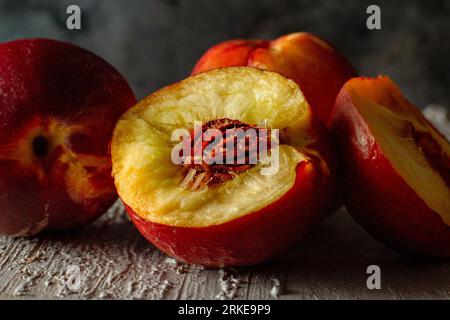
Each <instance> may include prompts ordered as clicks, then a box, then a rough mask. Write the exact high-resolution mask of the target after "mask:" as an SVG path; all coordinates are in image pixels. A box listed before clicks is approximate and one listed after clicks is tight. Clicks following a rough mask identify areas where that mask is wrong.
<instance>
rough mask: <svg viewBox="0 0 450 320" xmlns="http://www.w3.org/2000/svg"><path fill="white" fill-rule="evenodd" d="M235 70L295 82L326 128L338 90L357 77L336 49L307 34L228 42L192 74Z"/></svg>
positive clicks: (200, 64) (217, 46) (212, 53)
mask: <svg viewBox="0 0 450 320" xmlns="http://www.w3.org/2000/svg"><path fill="white" fill-rule="evenodd" d="M233 66H250V67H258V68H261V69H265V70H270V71H275V72H278V73H280V74H282V75H283V76H285V77H287V78H289V79H292V80H294V81H295V82H296V83H297V84H298V85H299V86H300V89H301V90H302V92H303V94H304V95H305V98H306V100H307V101H308V102H309V104H310V105H311V107H312V109H313V112H314V113H315V115H316V116H317V117H319V119H320V120H322V122H323V123H324V124H328V119H329V115H330V113H331V110H332V109H333V107H334V102H335V100H336V96H337V94H338V93H339V90H340V89H341V88H342V86H343V85H344V83H345V82H346V81H347V80H349V79H350V78H352V77H354V76H355V75H356V71H355V69H354V68H353V66H352V65H351V64H350V62H349V61H348V60H347V59H346V58H345V57H344V56H343V55H341V54H340V53H339V52H338V51H337V50H336V48H334V47H333V46H332V45H331V44H329V43H327V42H326V41H324V40H322V39H320V38H319V37H317V36H315V35H313V34H310V33H304V32H299V33H293V34H289V35H285V36H283V37H280V38H278V39H276V40H274V41H265V40H230V41H225V42H223V43H221V44H218V45H216V46H214V47H212V48H211V49H209V50H208V51H207V52H206V53H205V54H204V55H203V57H201V59H200V60H199V61H198V63H197V64H196V66H195V68H194V70H193V74H198V73H200V72H204V71H208V70H211V69H215V68H223V67H233Z"/></svg>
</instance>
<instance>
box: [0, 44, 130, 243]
mask: <svg viewBox="0 0 450 320" xmlns="http://www.w3.org/2000/svg"><path fill="white" fill-rule="evenodd" d="M133 104H135V98H134V95H133V92H132V91H131V89H130V87H129V86H128V84H127V82H126V80H125V79H124V78H123V77H122V76H121V75H120V74H119V73H118V72H117V71H116V70H115V69H114V68H113V67H112V66H111V65H109V64H108V63H106V62H105V61H104V60H103V59H101V58H99V57H97V56H96V55H94V54H92V53H90V52H88V51H86V50H84V49H81V48H79V47H77V46H74V45H70V44H67V43H62V42H59V41H53V40H45V39H30V40H19V41H13V42H8V43H4V44H0V233H2V234H7V235H12V236H31V235H35V234H37V233H39V232H41V231H44V230H61V229H67V228H71V227H77V226H81V225H84V224H86V223H88V222H90V221H92V220H94V219H95V218H97V217H98V216H100V215H101V214H102V213H104V212H105V211H106V210H107V208H108V207H109V206H110V205H111V204H112V203H113V202H114V201H115V199H116V197H117V194H116V191H115V188H114V183H113V181H112V178H111V165H110V156H109V151H108V145H109V142H110V140H111V135H112V131H113V129H114V125H115V123H116V121H117V120H118V118H119V117H120V115H121V114H122V113H123V112H125V111H126V110H127V109H128V108H129V107H131V106H132V105H133Z"/></svg>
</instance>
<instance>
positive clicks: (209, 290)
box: [0, 203, 450, 299]
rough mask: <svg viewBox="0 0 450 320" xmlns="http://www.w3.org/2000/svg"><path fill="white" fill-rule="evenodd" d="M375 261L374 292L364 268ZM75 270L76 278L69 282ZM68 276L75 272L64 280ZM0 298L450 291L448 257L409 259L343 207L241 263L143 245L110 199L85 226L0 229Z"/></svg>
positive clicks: (444, 294)
mask: <svg viewBox="0 0 450 320" xmlns="http://www.w3.org/2000/svg"><path fill="white" fill-rule="evenodd" d="M371 264H377V265H379V266H380V267H381V269H382V285H383V289H382V290H380V291H369V290H368V289H367V287H366V277H367V275H366V268H367V266H369V265H371ZM77 268H79V270H80V275H81V277H80V280H81V281H80V286H79V287H77V286H76V282H74V281H73V274H74V271H76V269H77ZM71 279H72V280H71ZM0 297H1V298H21V297H26V298H50V299H73V298H82V299H114V298H122V299H247V298H251V299H274V298H279V299H322V298H325V299H344V298H375V299H378V298H394V299H406V298H430V299H433V298H441V299H442V298H445V299H448V298H450V263H441V264H430V263H423V262H422V263H421V262H417V261H412V260H409V259H407V258H405V257H402V256H400V255H397V254H396V253H394V252H391V251H390V250H388V249H386V248H384V247H383V246H382V245H381V244H379V243H377V242H376V241H375V240H373V239H372V238H371V237H369V236H368V235H367V234H366V233H365V232H364V231H363V230H362V229H361V228H360V227H359V226H358V225H357V224H356V223H354V222H353V220H352V219H351V218H350V217H349V216H348V215H347V214H346V213H345V212H340V213H339V214H337V215H335V216H334V217H332V218H330V219H329V220H328V221H326V222H325V223H324V224H323V225H321V226H320V227H318V228H317V229H316V230H315V231H314V232H313V233H312V234H311V235H310V236H309V237H308V238H307V239H305V240H304V241H303V242H301V243H300V244H298V245H297V246H296V247H295V248H293V249H291V250H290V252H288V253H286V254H284V255H282V256H281V257H279V258H278V259H276V260H274V261H272V262H270V263H268V264H265V265H262V266H258V267H253V268H247V269H241V270H205V269H203V268H200V267H197V266H188V265H184V264H180V263H177V262H176V261H175V260H173V259H171V258H168V257H167V256H165V255H164V254H162V253H160V252H159V251H158V250H156V249H155V248H154V247H153V246H151V245H150V244H148V243H147V242H146V241H145V240H144V239H143V238H142V237H141V236H140V234H139V233H138V232H137V231H136V229H135V228H134V226H133V225H132V224H131V222H130V221H129V220H128V219H127V218H126V215H125V214H124V212H123V207H122V205H121V204H120V203H117V204H116V205H115V206H114V207H113V208H111V209H110V210H109V211H108V213H107V214H106V215H105V216H104V217H103V218H101V219H100V220H98V221H97V222H95V223H94V224H92V225H91V226H88V227H86V228H84V229H82V230H78V231H76V232H71V233H68V234H53V235H45V236H41V237H39V238H35V239H10V238H7V237H0Z"/></svg>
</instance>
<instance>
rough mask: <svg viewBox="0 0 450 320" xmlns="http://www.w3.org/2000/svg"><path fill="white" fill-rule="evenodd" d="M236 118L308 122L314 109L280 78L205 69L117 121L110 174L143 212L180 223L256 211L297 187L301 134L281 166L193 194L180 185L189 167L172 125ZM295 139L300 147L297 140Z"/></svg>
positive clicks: (268, 123) (270, 123) (280, 124)
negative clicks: (176, 158)
mask: <svg viewBox="0 0 450 320" xmlns="http://www.w3.org/2000/svg"><path fill="white" fill-rule="evenodd" d="M223 118H228V119H233V120H239V121H241V122H243V123H247V124H254V125H261V124H264V127H266V128H270V129H285V128H291V127H292V128H294V129H295V128H298V127H304V126H307V123H308V122H309V121H310V109H309V106H308V104H307V103H306V101H305V99H304V97H303V95H302V93H301V92H300V90H299V88H298V87H297V86H296V85H295V84H294V83H293V82H291V81H289V80H287V79H285V78H283V77H282V76H280V75H278V74H275V73H272V72H267V71H261V70H257V69H253V68H228V69H221V70H215V71H211V72H208V73H206V74H201V75H198V76H195V77H192V78H189V79H187V80H185V81H183V82H180V83H178V84H175V85H173V86H170V87H167V88H165V89H162V90H160V91H159V92H156V93H155V94H153V95H151V96H150V97H148V98H147V99H145V100H143V101H142V102H141V103H139V104H138V105H137V106H135V107H134V108H132V109H131V110H130V111H128V112H127V113H126V114H125V115H124V116H123V117H122V118H121V120H120V121H119V122H118V124H117V126H116V129H115V132H114V136H113V141H112V146H111V151H112V161H113V175H114V179H115V183H116V187H117V190H118V192H119V195H120V197H121V198H122V200H123V201H124V202H125V203H126V204H127V205H128V206H130V207H131V208H132V209H133V210H134V211H135V212H136V213H137V214H139V215H140V216H141V217H143V218H145V219H147V220H150V221H152V222H156V223H160V224H165V225H171V226H178V227H206V226H211V225H218V224H222V223H225V222H228V221H231V220H234V219H236V218H239V217H242V216H244V215H246V214H248V213H251V212H255V211H258V210H260V209H262V208H264V207H266V206H267V205H268V204H270V203H273V202H275V201H276V200H278V199H280V198H281V197H282V196H283V195H284V194H286V192H288V191H289V190H290V189H291V188H292V187H293V185H294V182H295V178H296V167H297V165H298V163H300V162H302V161H307V158H306V157H305V156H303V154H302V153H301V152H300V151H299V150H300V149H301V147H302V145H301V144H302V143H304V139H302V138H301V137H298V139H293V140H294V142H292V141H291V142H290V143H291V144H293V145H281V146H280V152H279V154H280V156H279V159H280V160H279V161H280V166H279V167H280V169H279V170H278V172H277V174H275V175H273V176H264V175H261V172H260V169H261V165H257V166H255V167H253V168H252V169H250V170H248V171H247V172H245V173H242V174H240V175H237V176H236V177H235V178H234V179H232V180H230V181H226V182H223V183H221V184H219V185H216V186H214V187H207V188H205V189H202V190H199V191H196V192H193V191H189V190H186V189H184V188H182V187H180V184H181V183H182V181H183V179H184V178H185V170H184V169H183V168H182V166H179V165H176V164H174V163H173V162H172V160H171V152H172V150H173V147H174V146H175V145H176V144H177V142H173V141H171V136H172V133H173V131H174V130H175V129H188V130H190V129H192V128H193V127H194V122H195V121H201V122H202V123H206V122H208V121H211V120H215V119H223ZM297 143H298V145H297Z"/></svg>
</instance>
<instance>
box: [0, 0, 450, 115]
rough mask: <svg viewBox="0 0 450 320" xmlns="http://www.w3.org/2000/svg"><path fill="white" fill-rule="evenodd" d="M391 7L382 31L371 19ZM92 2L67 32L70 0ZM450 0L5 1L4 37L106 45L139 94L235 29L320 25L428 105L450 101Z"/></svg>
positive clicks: (243, 33) (368, 69)
mask: <svg viewBox="0 0 450 320" xmlns="http://www.w3.org/2000/svg"><path fill="white" fill-rule="evenodd" d="M372 3H376V4H378V5H380V6H381V8H382V28H383V29H382V30H381V31H369V30H367V28H366V27H365V21H366V13H365V11H366V8H367V6H368V5H369V4H372ZM69 4H78V5H79V6H80V7H81V9H82V10H83V11H82V12H83V29H82V31H68V30H67V29H66V26H65V20H66V17H67V15H66V8H67V6H68V5H69ZM449 24H450V1H447V0H436V1H422V0H416V1H413V0H409V1H389V2H387V1H371V2H365V1H350V0H347V1H326V0H323V1H319V0H298V1H295V0H292V1H269V0H265V1H242V0H227V1H216V0H207V1H204V0H183V1H181V0H167V1H163V0H128V1H123V0H98V1H92V0H62V1H61V0H59V1H55V0H20V1H18V0H0V42H3V41H9V40H13V39H17V38H23V37H48V38H55V39H62V40H68V41H71V42H74V43H77V44H80V45H82V46H84V47H87V48H88V49H90V50H92V51H94V52H96V53H98V54H100V55H101V56H103V57H104V58H105V59H107V60H108V61H110V62H111V63H112V64H113V65H115V66H116V67H117V68H118V69H119V70H120V71H121V72H122V73H123V74H124V75H125V76H126V77H127V78H128V79H129V80H130V82H131V84H132V86H133V88H134V90H135V92H136V94H137V95H138V97H143V96H144V95H146V94H148V93H150V92H151V91H154V90H156V89H158V88H160V87H161V86H164V85H166V84H169V83H172V82H174V81H177V80H179V79H182V78H184V77H185V76H186V75H188V74H189V72H190V70H191V68H192V66H193V64H194V63H195V61H196V59H197V58H198V57H199V56H200V55H201V54H202V53H203V52H204V51H205V50H206V49H207V48H208V47H210V46H211V45H213V44H214V43H217V42H219V41H222V40H225V39H228V38H235V37H246V38H247V37H263V38H273V37H277V36H278V35H281V34H284V33H289V32H293V31H311V32H314V33H317V34H319V35H320V36H323V37H325V38H326V39H328V40H329V41H331V42H333V43H334V44H335V45H336V46H337V47H338V48H339V49H340V50H341V51H343V53H344V54H346V55H347V56H348V57H349V58H350V59H351V60H352V61H353V62H354V64H355V65H356V67H357V68H358V70H359V71H360V72H361V73H363V74H367V75H376V74H379V73H384V74H389V75H391V76H392V77H393V78H394V79H395V80H396V81H397V82H398V83H399V84H400V86H401V87H402V89H403V90H404V91H405V93H406V94H407V95H408V97H409V98H410V99H411V100H413V101H414V102H415V103H416V104H418V105H419V106H421V107H424V106H426V105H427V104H430V103H438V104H443V105H446V106H450V93H449V85H450V59H449V57H450V25H449Z"/></svg>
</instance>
